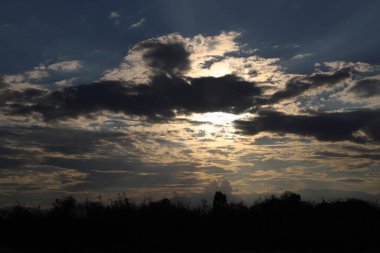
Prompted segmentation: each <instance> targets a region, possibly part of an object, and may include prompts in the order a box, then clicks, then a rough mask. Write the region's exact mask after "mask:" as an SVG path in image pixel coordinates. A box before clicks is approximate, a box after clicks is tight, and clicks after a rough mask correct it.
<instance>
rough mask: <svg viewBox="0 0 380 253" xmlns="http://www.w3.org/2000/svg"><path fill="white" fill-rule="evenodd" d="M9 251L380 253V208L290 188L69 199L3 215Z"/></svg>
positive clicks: (0, 222) (2, 241) (2, 244)
mask: <svg viewBox="0 0 380 253" xmlns="http://www.w3.org/2000/svg"><path fill="white" fill-rule="evenodd" d="M0 250H1V251H2V252H17V253H18V252H83V253H84V252H180V251H181V252H183V251H187V252H221V251H228V252H326V251H331V252H380V209H379V208H378V207H377V206H375V205H373V204H370V203H367V202H364V201H360V200H344V201H335V202H322V203H318V204H315V203H308V202H303V201H301V200H300V196H299V195H297V194H293V193H289V192H287V193H284V194H283V195H282V196H281V197H271V198H268V199H265V200H262V201H258V202H256V203H255V204H254V205H252V206H249V207H248V206H245V205H243V204H232V203H230V204H228V203H227V201H226V198H225V196H224V195H223V194H222V193H220V192H217V193H216V194H215V198H214V202H213V203H212V207H211V208H210V209H209V208H207V204H204V205H203V206H200V207H199V208H189V207H187V206H184V205H180V204H172V203H171V202H170V201H169V200H167V199H164V200H161V201H157V202H147V203H145V204H141V205H135V204H134V203H132V202H130V201H129V200H128V199H126V198H124V197H122V198H119V199H118V200H116V201H113V202H111V203H110V204H108V205H104V204H102V203H100V202H96V201H87V202H84V203H77V202H76V201H75V199H73V198H71V197H67V198H65V199H60V200H56V201H55V202H54V203H53V207H52V208H51V209H50V210H40V209H38V208H27V207H23V206H20V205H18V206H14V207H12V208H10V209H6V210H3V211H2V212H1V216H0Z"/></svg>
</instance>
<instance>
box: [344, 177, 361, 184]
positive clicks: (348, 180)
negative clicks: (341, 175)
mask: <svg viewBox="0 0 380 253" xmlns="http://www.w3.org/2000/svg"><path fill="white" fill-rule="evenodd" d="M338 182H342V183H364V182H365V181H364V180H362V179H359V178H345V179H341V180H338Z"/></svg>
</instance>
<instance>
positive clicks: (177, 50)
mask: <svg viewBox="0 0 380 253" xmlns="http://www.w3.org/2000/svg"><path fill="white" fill-rule="evenodd" d="M134 49H135V50H143V51H144V54H143V59H144V61H145V62H146V63H147V64H148V66H149V67H151V68H153V69H155V70H157V71H159V72H161V71H163V72H166V73H169V74H171V73H176V72H183V71H186V70H189V69H190V59H189V56H190V52H188V51H187V50H186V46H185V44H184V43H182V42H178V41H173V42H169V43H163V42H160V41H157V40H149V41H146V42H142V43H140V44H138V45H137V46H136V47H135V48H134Z"/></svg>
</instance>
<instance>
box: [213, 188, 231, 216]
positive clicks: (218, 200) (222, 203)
mask: <svg viewBox="0 0 380 253" xmlns="http://www.w3.org/2000/svg"><path fill="white" fill-rule="evenodd" d="M227 207H228V203H227V196H226V195H225V194H223V193H222V192H221V191H217V192H215V195H214V200H213V202H212V208H213V211H214V212H218V211H221V210H225V209H226V208H227Z"/></svg>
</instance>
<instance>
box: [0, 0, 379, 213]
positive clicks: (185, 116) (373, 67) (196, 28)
mask: <svg viewBox="0 0 380 253" xmlns="http://www.w3.org/2000/svg"><path fill="white" fill-rule="evenodd" d="M379 12H380V1H376V0H373V1H371V0H361V1H357V0H334V1H332V0H320V1H312V0H307V1H304V0H302V1H300V0H299V1H298V0H297V1H296V0H265V1H264V0H262V1H236V0H234V1H232V0H229V1H227V0H202V1H201V0H196V1H194V0H191V1H190V0H189V1H184V0H176V1H169V0H157V1H153V0H152V1H148V0H139V1H137V0H136V1H132V0H107V1H105V0H103V1H101V0H54V1H53V0H32V1H31V0H2V1H1V2H0V206H4V205H9V204H14V203H16V202H22V203H38V204H44V203H47V202H49V201H51V200H52V199H53V198H55V197H56V196H62V195H67V194H73V195H76V194H80V195H82V196H84V195H88V196H97V195H99V194H102V195H103V196H107V197H112V196H115V195H116V194H117V193H122V192H125V193H126V195H128V196H130V197H132V198H135V199H141V198H144V197H146V196H148V195H149V196H154V197H155V198H162V197H178V198H182V197H183V198H185V197H186V198H190V199H191V198H196V197H194V196H199V197H200V196H203V195H207V194H210V193H213V192H214V191H215V190H222V191H223V192H225V193H227V194H228V195H230V196H234V197H235V198H236V199H246V198H250V197H253V196H254V195H255V194H265V193H278V192H282V191H285V190H291V191H298V192H305V193H306V192H308V193H310V192H314V193H315V192H319V193H320V194H322V193H324V194H325V196H324V197H326V198H328V197H334V196H338V195H339V194H341V195H342V194H343V195H344V193H347V194H346V195H347V196H349V195H350V194H359V195H360V194H362V195H365V196H367V195H371V196H376V195H377V196H379V195H378V194H379V193H380V32H379V31H380V15H379ZM334 194H337V195H334ZM341 195H339V196H341Z"/></svg>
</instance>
